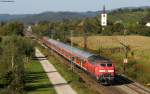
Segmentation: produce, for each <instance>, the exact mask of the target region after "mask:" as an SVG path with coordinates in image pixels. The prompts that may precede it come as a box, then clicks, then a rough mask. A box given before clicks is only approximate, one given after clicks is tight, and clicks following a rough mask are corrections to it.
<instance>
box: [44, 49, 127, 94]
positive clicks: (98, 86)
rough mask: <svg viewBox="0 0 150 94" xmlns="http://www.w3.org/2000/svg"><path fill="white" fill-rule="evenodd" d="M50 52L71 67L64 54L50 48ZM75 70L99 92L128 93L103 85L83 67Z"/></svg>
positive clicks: (88, 84) (111, 93)
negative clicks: (61, 54)
mask: <svg viewBox="0 0 150 94" xmlns="http://www.w3.org/2000/svg"><path fill="white" fill-rule="evenodd" d="M45 48H47V47H45ZM48 50H49V52H50V53H53V55H54V56H55V57H56V58H57V59H59V61H60V62H61V63H64V64H65V65H66V66H68V68H70V67H71V65H70V64H69V61H68V60H66V59H65V58H63V57H62V56H60V55H58V54H57V53H56V52H54V51H52V50H50V49H48ZM74 68H75V69H74V72H75V73H76V74H78V75H79V76H80V80H81V81H83V82H84V83H86V84H87V87H88V88H90V89H92V90H94V91H96V92H97V94H127V93H124V92H123V91H122V90H120V89H117V88H116V87H113V86H103V85H101V84H100V83H98V82H97V81H96V80H95V79H94V78H92V77H91V76H90V75H89V74H88V73H85V71H83V70H82V69H80V68H79V67H77V66H75V67H74Z"/></svg>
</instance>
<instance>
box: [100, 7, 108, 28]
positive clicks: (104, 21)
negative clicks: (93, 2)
mask: <svg viewBox="0 0 150 94" xmlns="http://www.w3.org/2000/svg"><path fill="white" fill-rule="evenodd" d="M101 25H102V26H107V13H106V11H105V6H104V8H103V12H102V13H101Z"/></svg>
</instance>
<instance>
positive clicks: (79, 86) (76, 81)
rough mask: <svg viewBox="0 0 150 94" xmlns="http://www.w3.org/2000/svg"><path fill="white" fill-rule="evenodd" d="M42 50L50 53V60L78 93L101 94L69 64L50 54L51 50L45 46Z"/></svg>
mask: <svg viewBox="0 0 150 94" xmlns="http://www.w3.org/2000/svg"><path fill="white" fill-rule="evenodd" d="M40 50H42V52H43V53H44V54H46V55H49V61H50V62H51V63H52V64H53V65H54V66H55V68H56V69H57V70H58V72H59V73H60V74H61V75H62V76H63V77H64V78H65V80H66V81H67V82H68V83H69V84H70V85H71V87H72V88H73V89H74V90H76V91H77V93H78V94H99V93H98V92H97V91H94V90H92V89H91V88H90V87H89V86H88V85H87V84H86V83H84V82H82V81H80V76H79V75H78V74H76V73H74V72H72V71H71V70H70V68H69V67H68V66H67V65H65V64H64V63H62V62H60V61H59V60H58V59H56V58H55V57H54V56H52V55H50V53H49V51H47V50H46V49H43V48H40ZM47 52H48V53H47Z"/></svg>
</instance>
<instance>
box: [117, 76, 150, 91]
mask: <svg viewBox="0 0 150 94" xmlns="http://www.w3.org/2000/svg"><path fill="white" fill-rule="evenodd" d="M117 76H118V77H117V80H116V82H118V83H121V84H123V85H124V86H126V87H128V88H130V89H132V90H134V91H136V93H137V94H150V90H149V89H148V88H145V87H143V86H141V85H140V84H138V83H136V82H133V81H131V80H129V79H126V77H125V76H124V75H117ZM127 83H128V84H127Z"/></svg>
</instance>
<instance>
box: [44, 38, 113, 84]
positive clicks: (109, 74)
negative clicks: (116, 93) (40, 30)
mask: <svg viewBox="0 0 150 94" xmlns="http://www.w3.org/2000/svg"><path fill="white" fill-rule="evenodd" d="M42 43H43V44H44V45H46V46H47V47H48V48H51V49H52V50H54V51H56V52H57V53H59V54H60V55H62V56H63V57H65V58H66V59H68V60H69V61H72V62H73V63H74V64H75V65H77V66H79V67H80V68H82V69H83V70H85V71H86V72H88V73H90V74H91V75H92V76H94V77H95V78H96V80H97V81H100V82H101V83H105V84H110V83H111V82H113V80H114V77H115V66H114V64H113V63H112V61H111V60H109V59H106V58H104V57H101V56H99V55H96V54H92V53H89V52H87V51H82V50H80V49H77V48H75V47H71V46H70V45H67V44H64V43H62V42H59V41H56V40H53V39H49V38H48V37H44V38H43V39H42Z"/></svg>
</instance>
